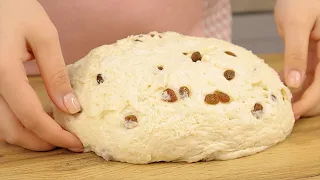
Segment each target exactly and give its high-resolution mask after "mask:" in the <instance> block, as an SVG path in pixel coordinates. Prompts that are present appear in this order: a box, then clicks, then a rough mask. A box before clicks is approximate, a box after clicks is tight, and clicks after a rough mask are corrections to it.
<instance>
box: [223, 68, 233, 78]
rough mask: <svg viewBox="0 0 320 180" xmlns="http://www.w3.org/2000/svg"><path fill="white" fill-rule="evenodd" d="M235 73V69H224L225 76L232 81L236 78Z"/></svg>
mask: <svg viewBox="0 0 320 180" xmlns="http://www.w3.org/2000/svg"><path fill="white" fill-rule="evenodd" d="M235 74H236V73H235V72H234V71H233V70H230V69H228V70H226V71H224V73H223V76H224V77H225V78H226V79H227V80H229V81H230V80H232V79H233V78H234V76H235Z"/></svg>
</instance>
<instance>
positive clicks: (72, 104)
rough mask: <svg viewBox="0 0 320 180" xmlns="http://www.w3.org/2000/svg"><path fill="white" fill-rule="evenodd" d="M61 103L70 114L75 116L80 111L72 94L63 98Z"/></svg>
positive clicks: (78, 104)
mask: <svg viewBox="0 0 320 180" xmlns="http://www.w3.org/2000/svg"><path fill="white" fill-rule="evenodd" d="M63 103H64V106H65V107H66V108H67V110H68V112H69V113H70V114H75V113H77V112H79V111H80V110H81V108H80V103H79V101H78V100H77V98H76V97H75V96H74V94H72V93H70V94H67V95H65V96H64V97H63Z"/></svg>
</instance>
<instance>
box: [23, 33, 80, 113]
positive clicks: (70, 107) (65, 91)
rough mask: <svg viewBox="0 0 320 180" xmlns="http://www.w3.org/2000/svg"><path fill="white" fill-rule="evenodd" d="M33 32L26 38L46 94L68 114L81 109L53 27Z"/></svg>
mask: <svg viewBox="0 0 320 180" xmlns="http://www.w3.org/2000/svg"><path fill="white" fill-rule="evenodd" d="M45 32H46V33H43V32H42V33H41V32H35V33H33V35H34V36H30V37H29V38H27V40H28V42H29V43H30V46H31V48H32V51H33V54H34V56H35V59H36V61H37V65H38V67H39V71H40V74H41V76H42V78H43V80H44V84H45V86H46V89H47V92H48V95H49V97H50V99H51V100H52V101H53V103H54V104H55V105H56V106H57V107H58V108H59V109H60V110H62V111H64V112H66V113H70V114H74V113H77V112H79V111H80V110H81V108H80V104H79V101H78V100H77V98H76V96H75V95H74V93H73V91H72V88H71V85H70V81H69V77H68V73H67V70H66V66H65V62H64V59H63V55H62V52H61V48H60V42H59V35H58V33H57V31H56V29H55V28H51V29H50V30H47V31H45Z"/></svg>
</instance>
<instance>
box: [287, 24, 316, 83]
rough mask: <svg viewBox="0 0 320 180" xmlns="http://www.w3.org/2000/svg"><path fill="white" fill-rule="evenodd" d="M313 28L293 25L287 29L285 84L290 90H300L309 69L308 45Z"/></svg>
mask: <svg viewBox="0 0 320 180" xmlns="http://www.w3.org/2000/svg"><path fill="white" fill-rule="evenodd" d="M311 28H312V27H311V26H308V25H303V26H302V25H301V24H293V25H291V26H288V28H286V29H285V31H284V32H285V34H284V42H285V59H284V73H285V83H286V85H287V86H288V87H290V88H299V87H300V86H301V84H302V83H303V81H304V77H305V72H306V68H307V58H308V44H309V37H310V31H311Z"/></svg>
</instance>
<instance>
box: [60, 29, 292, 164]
mask: <svg viewBox="0 0 320 180" xmlns="http://www.w3.org/2000/svg"><path fill="white" fill-rule="evenodd" d="M68 72H69V75H70V80H71V84H72V87H73V89H74V91H75V94H76V96H77V97H78V99H79V101H80V104H81V107H82V112H80V113H78V114H75V115H68V114H65V113H62V112H61V111H59V110H58V109H56V108H54V117H55V120H56V121H57V122H58V123H59V124H61V125H62V126H63V127H64V128H66V129H67V130H69V131H70V132H73V133H74V134H76V135H77V136H78V137H79V139H80V140H81V141H82V143H83V145H84V146H85V148H86V151H93V152H95V153H96V154H97V155H99V156H102V157H103V158H104V159H106V160H112V161H121V162H128V163H134V164H147V163H152V162H160V161H165V162H181V161H184V162H197V161H211V160H228V159H234V158H239V157H243V156H248V155H252V154H255V153H258V152H261V151H263V150H265V149H267V148H268V147H270V146H273V145H275V144H277V143H279V142H281V141H283V140H285V139H286V137H287V136H288V135H289V134H290V133H291V131H292V128H293V125H294V115H293V112H292V107H291V98H292V95H291V93H290V91H289V89H288V88H287V87H286V86H285V85H284V84H283V83H282V82H281V81H280V79H279V76H278V74H277V72H276V71H275V70H273V69H272V68H270V67H269V66H268V65H267V64H266V63H265V62H264V61H263V60H262V59H260V58H258V57H257V56H255V55H254V54H253V53H252V52H250V51H248V50H246V49H244V48H242V47H239V46H236V45H233V44H230V43H228V42H224V41H222V40H218V39H214V38H200V37H190V36H185V35H181V34H178V33H175V32H165V33H157V32H151V33H149V34H144V35H132V36H129V37H127V38H125V39H122V40H119V41H117V42H116V43H115V44H111V45H103V46H101V47H97V48H95V49H93V50H92V51H91V52H90V53H89V54H88V55H87V56H85V57H83V58H82V59H81V60H79V61H77V62H76V63H74V64H72V65H69V66H68Z"/></svg>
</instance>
